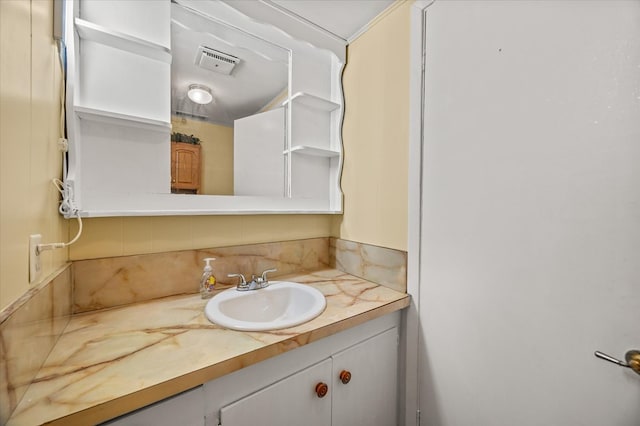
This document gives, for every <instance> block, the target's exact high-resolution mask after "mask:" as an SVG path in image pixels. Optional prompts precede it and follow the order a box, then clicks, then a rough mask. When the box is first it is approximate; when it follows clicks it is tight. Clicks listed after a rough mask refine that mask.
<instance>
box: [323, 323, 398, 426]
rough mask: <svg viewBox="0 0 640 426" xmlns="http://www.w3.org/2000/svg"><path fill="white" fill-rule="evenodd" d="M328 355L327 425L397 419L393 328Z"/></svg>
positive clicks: (383, 423)
mask: <svg viewBox="0 0 640 426" xmlns="http://www.w3.org/2000/svg"><path fill="white" fill-rule="evenodd" d="M331 358H332V359H333V378H332V381H333V386H332V390H333V394H332V397H331V399H332V403H333V406H332V410H331V419H332V421H331V426H358V425H363V426H364V425H366V426H392V425H395V424H397V423H398V417H397V406H398V329H397V328H392V329H391V330H387V331H385V332H383V333H380V334H378V335H377V336H374V337H372V338H370V339H367V340H365V341H364V342H362V343H359V344H357V345H355V346H353V347H351V348H349V349H345V350H344V351H342V352H340V353H337V354H336V355H333V356H332V357H331Z"/></svg>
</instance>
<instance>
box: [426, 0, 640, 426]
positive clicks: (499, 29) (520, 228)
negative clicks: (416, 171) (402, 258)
mask: <svg viewBox="0 0 640 426" xmlns="http://www.w3.org/2000/svg"><path fill="white" fill-rule="evenodd" d="M426 29H427V32H426V114H425V120H426V121H425V125H424V129H425V135H424V158H423V161H424V169H423V170H424V177H423V193H422V194H423V197H424V198H423V204H422V208H423V214H422V220H423V225H422V226H423V228H422V235H421V236H422V263H421V281H420V295H419V296H420V312H421V327H422V336H421V338H422V340H421V342H422V343H421V345H420V351H421V352H420V363H419V374H420V380H421V388H420V409H421V411H422V425H425V424H426V425H431V426H435V425H459V426H467V425H474V426H483V425H487V426H500V425H504V426H512V425H517V426H528V425H530V426H534V425H572V426H573V425H594V426H595V425H616V426H618V425H624V426H632V425H638V424H640V404H638V401H640V377H638V376H636V375H635V374H633V372H632V371H630V370H628V369H627V370H625V369H622V368H620V367H616V366H614V365H612V364H609V363H606V362H604V361H600V360H597V359H596V358H595V357H594V356H593V351H595V350H603V351H605V352H610V353H611V354H613V355H615V356H620V357H621V356H624V353H625V351H626V350H627V349H631V348H634V347H636V348H637V347H639V346H640V323H639V321H638V318H639V317H638V312H640V262H639V261H638V253H640V143H639V142H640V2H638V1H624V2H619V1H618V2H616V1H553V2H551V1H549V2H546V1H545V2H543V1H511V2H507V1H483V2H478V1H451V2H447V1H437V2H436V3H435V4H434V5H433V6H431V7H429V8H428V12H427V24H426Z"/></svg>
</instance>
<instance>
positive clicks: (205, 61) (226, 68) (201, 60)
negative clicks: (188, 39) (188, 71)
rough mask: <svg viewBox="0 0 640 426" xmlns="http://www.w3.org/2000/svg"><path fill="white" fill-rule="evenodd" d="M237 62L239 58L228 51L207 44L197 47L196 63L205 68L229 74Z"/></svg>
mask: <svg viewBox="0 0 640 426" xmlns="http://www.w3.org/2000/svg"><path fill="white" fill-rule="evenodd" d="M239 63H240V58H237V57H235V56H233V55H229V54H228V53H224V52H220V51H219V50H215V49H212V48H210V47H207V46H200V47H198V54H197V55H196V65H197V66H199V67H201V68H204V69H206V70H209V71H213V72H217V73H220V74H225V75H229V74H231V72H232V71H233V69H234V68H235V67H236V65H238V64H239Z"/></svg>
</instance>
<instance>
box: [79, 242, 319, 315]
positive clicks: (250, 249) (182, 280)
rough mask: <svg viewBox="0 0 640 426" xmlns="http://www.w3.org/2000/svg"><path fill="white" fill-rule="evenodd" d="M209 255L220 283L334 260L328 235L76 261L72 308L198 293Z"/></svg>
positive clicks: (87, 308) (289, 271) (309, 268)
mask: <svg viewBox="0 0 640 426" xmlns="http://www.w3.org/2000/svg"><path fill="white" fill-rule="evenodd" d="M206 257H215V258H216V260H215V261H214V262H212V266H213V273H214V275H215V277H216V279H217V281H218V283H221V284H229V285H235V284H236V283H237V278H227V275H228V274H232V273H235V274H237V273H240V274H243V275H245V277H247V279H250V278H251V275H252V274H256V275H258V274H260V273H262V271H264V270H266V269H271V268H276V269H277V270H278V271H277V272H274V273H271V274H269V277H270V278H272V279H277V278H278V277H279V276H283V275H287V274H292V273H295V272H303V271H314V270H318V269H322V268H326V267H328V266H329V239H328V238H313V239H307V240H296V241H284V242H277V243H265V244H250V245H243V246H232V247H221V248H212V249H201V250H186V251H178V252H168V253H157V254H147V255H138V256H123V257H110V258H104V259H90V260H80V261H75V262H74V264H73V280H74V283H75V285H74V301H73V312H74V313H79V312H87V311H94V310H97V309H103V308H109V307H114V306H121V305H127V304H130V303H137V302H143V301H147V300H152V299H157V298H159V297H165V296H174V295H179V294H190V293H197V292H198V291H199V280H200V275H201V274H202V268H203V267H204V262H203V261H202V259H204V258H206Z"/></svg>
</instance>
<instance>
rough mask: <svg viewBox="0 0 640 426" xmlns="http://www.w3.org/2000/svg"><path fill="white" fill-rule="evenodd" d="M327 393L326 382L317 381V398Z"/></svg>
mask: <svg viewBox="0 0 640 426" xmlns="http://www.w3.org/2000/svg"><path fill="white" fill-rule="evenodd" d="M327 393H329V386H327V384H326V383H322V382H320V383H318V384H317V385H316V395H318V398H324V397H325V396H326V395H327Z"/></svg>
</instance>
